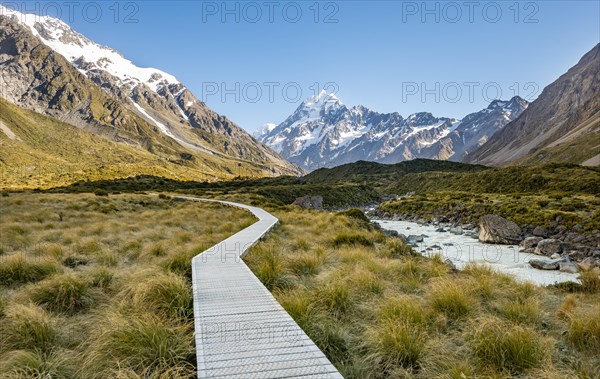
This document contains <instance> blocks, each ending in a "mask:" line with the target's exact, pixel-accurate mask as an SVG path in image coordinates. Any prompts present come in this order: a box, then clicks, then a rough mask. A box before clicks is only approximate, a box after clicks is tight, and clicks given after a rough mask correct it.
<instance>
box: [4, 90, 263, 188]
mask: <svg viewBox="0 0 600 379" xmlns="http://www.w3.org/2000/svg"><path fill="white" fill-rule="evenodd" d="M0 127H1V128H0V170H1V171H2V183H1V184H0V188H3V189H24V188H48V187H51V186H60V185H67V184H70V183H73V182H76V181H80V180H101V179H114V178H125V177H129V176H132V175H141V174H146V175H156V176H161V177H166V178H173V179H182V180H198V181H205V180H211V181H212V180H216V179H223V178H233V177H235V176H238V175H245V176H264V175H268V174H269V172H268V167H262V166H260V165H257V164H254V163H251V162H247V161H238V160H234V159H225V158H222V157H217V156H213V155H211V154H208V153H196V154H195V155H191V154H189V153H188V152H187V151H186V150H185V149H183V148H180V149H179V150H178V148H177V145H175V147H174V148H173V149H172V150H169V151H166V150H165V151H152V152H150V151H148V150H144V149H142V148H138V147H133V146H128V145H125V144H122V143H116V142H113V141H111V140H108V139H105V138H102V137H99V136H97V135H95V134H92V133H89V132H87V131H84V130H81V129H79V128H77V127H74V126H72V125H69V124H66V123H63V122H61V121H59V120H57V119H54V118H51V117H48V116H44V115H41V114H38V113H35V112H33V111H29V110H25V109H23V108H20V107H18V106H15V105H12V104H10V103H8V102H7V101H5V100H3V99H0Z"/></svg>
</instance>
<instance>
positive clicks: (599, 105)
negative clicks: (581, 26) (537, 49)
mask: <svg viewBox="0 0 600 379" xmlns="http://www.w3.org/2000/svg"><path fill="white" fill-rule="evenodd" d="M465 161H466V162H476V163H481V164H488V165H504V164H508V163H513V162H515V163H532V164H535V163H542V162H550V161H559V162H569V163H577V164H581V163H584V164H587V165H598V164H599V163H600V44H598V45H596V46H595V47H594V48H593V49H592V50H591V51H589V52H588V53H587V54H585V56H584V57H583V58H581V60H580V61H579V63H577V64H576V65H575V66H574V67H572V68H571V69H569V71H567V73H565V74H564V75H562V76H561V77H560V78H558V79H557V80H556V81H555V82H553V83H552V84H550V85H548V86H547V87H546V88H544V90H543V91H542V93H541V94H540V96H539V97H538V98H537V99H536V100H535V101H534V102H532V103H531V105H530V106H529V107H528V108H527V110H526V111H525V112H523V114H521V116H520V117H518V118H517V119H516V120H514V121H513V122H511V123H510V124H508V125H506V127H504V128H503V129H502V130H501V131H500V132H498V133H496V134H495V135H494V136H493V137H492V138H490V140H489V141H488V142H487V143H485V144H484V145H483V146H481V147H480V148H479V149H478V150H476V151H475V152H474V153H473V154H470V155H468V156H467V157H466V159H465Z"/></svg>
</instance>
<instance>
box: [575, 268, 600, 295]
mask: <svg viewBox="0 0 600 379" xmlns="http://www.w3.org/2000/svg"><path fill="white" fill-rule="evenodd" d="M579 281H580V282H581V289H582V290H583V291H585V292H590V293H600V269H599V268H598V267H595V268H594V269H592V270H587V271H582V272H581V273H580V274H579Z"/></svg>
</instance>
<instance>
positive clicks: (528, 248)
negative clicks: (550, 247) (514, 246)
mask: <svg viewBox="0 0 600 379" xmlns="http://www.w3.org/2000/svg"><path fill="white" fill-rule="evenodd" d="M542 239H543V238H542V237H527V238H525V239H524V240H523V241H521V243H520V244H519V246H521V248H522V249H523V251H525V252H526V253H533V252H534V250H535V247H536V246H537V244H538V243H539V242H540V241H541V240H542Z"/></svg>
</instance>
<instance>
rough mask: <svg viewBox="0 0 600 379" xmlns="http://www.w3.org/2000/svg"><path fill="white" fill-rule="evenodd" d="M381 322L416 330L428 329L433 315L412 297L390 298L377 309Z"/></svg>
mask: <svg viewBox="0 0 600 379" xmlns="http://www.w3.org/2000/svg"><path fill="white" fill-rule="evenodd" d="M377 318H378V320H379V322H382V323H384V322H400V323H403V324H407V325H413V326H414V327H416V328H426V327H427V325H428V324H429V323H430V319H431V315H430V314H429V312H427V311H426V310H425V309H424V308H423V306H422V305H421V304H420V302H419V301H417V299H416V298H414V297H411V296H399V297H389V298H386V299H384V300H383V301H382V302H381V304H380V305H379V307H378V309H377Z"/></svg>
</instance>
